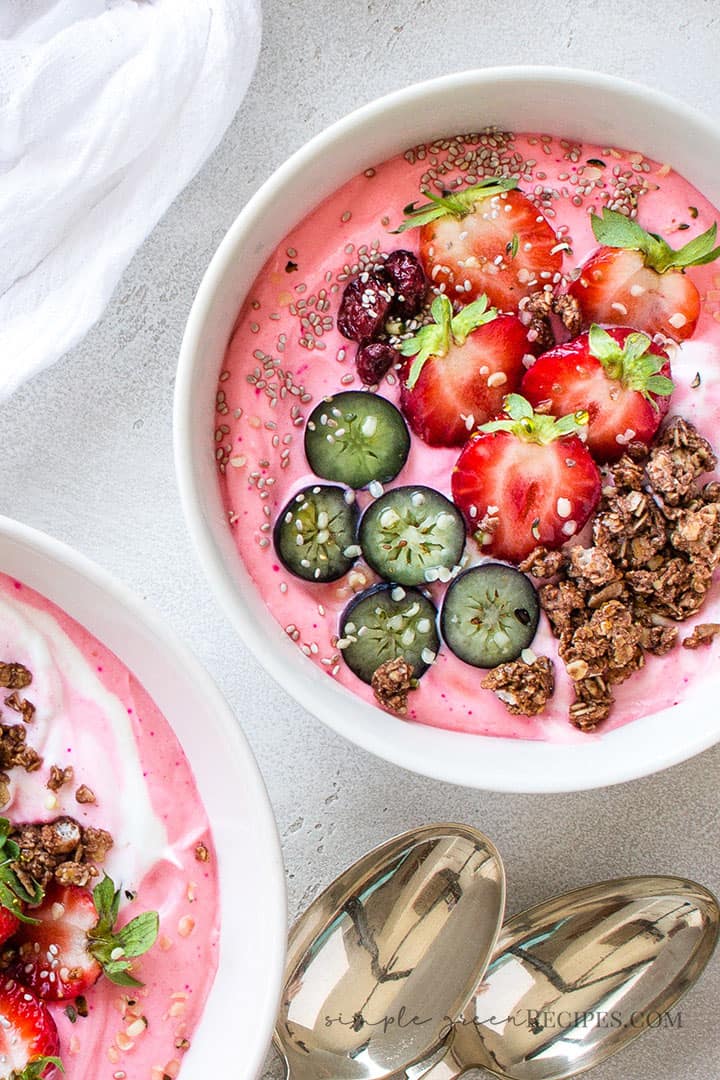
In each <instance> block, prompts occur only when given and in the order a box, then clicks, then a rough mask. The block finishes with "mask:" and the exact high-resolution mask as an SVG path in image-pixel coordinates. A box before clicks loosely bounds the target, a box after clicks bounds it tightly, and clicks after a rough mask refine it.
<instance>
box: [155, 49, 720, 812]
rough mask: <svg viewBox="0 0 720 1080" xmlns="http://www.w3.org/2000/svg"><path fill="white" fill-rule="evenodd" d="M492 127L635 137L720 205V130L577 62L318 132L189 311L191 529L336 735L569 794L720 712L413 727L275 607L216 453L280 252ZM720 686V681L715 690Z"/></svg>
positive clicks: (654, 763) (623, 773)
mask: <svg viewBox="0 0 720 1080" xmlns="http://www.w3.org/2000/svg"><path fill="white" fill-rule="evenodd" d="M487 124H497V125H499V126H500V127H504V128H509V129H510V130H515V131H528V130H529V131H550V132H552V133H553V134H556V135H561V136H566V137H568V138H572V137H575V138H578V139H583V140H588V141H594V142H599V143H601V144H608V145H617V146H623V147H632V148H634V149H637V150H640V151H642V152H643V153H645V154H647V155H648V156H650V157H652V158H655V159H656V160H659V161H669V162H671V163H672V165H673V167H674V168H675V169H677V170H678V171H679V172H681V173H684V175H685V176H686V177H687V179H688V180H690V181H691V182H693V183H694V184H696V185H697V187H699V188H700V190H701V191H702V192H703V193H704V194H705V195H706V196H707V197H708V198H709V199H710V200H711V201H713V202H714V203H715V204H716V205H720V129H718V128H717V127H716V126H715V125H714V124H712V123H711V122H710V121H709V120H708V119H706V118H705V117H704V116H702V115H701V114H699V113H697V112H695V111H693V110H691V109H689V108H688V107H687V106H684V105H682V104H680V103H679V102H676V101H674V100H673V99H672V98H669V97H667V96H665V95H664V94H661V93H658V92H656V91H653V90H649V89H647V88H645V87H642V86H638V85H636V84H634V83H630V82H626V81H624V80H621V79H616V78H613V77H611V76H607V75H599V74H595V73H593V72H587V71H574V70H569V69H562V68H543V67H535V68H532V67H527V68H525V67H523V68H520V67H518V68H489V69H486V70H481V71H469V72H464V73H461V74H457V75H450V76H447V77H445V78H441V79H435V80H433V81H431V82H426V83H420V84H418V85H415V86H411V87H408V88H407V89H406V90H401V91H399V92H398V93H394V94H390V95H389V96H387V97H384V98H381V99H379V100H378V101H375V102H373V103H372V104H370V105H367V106H365V107H364V108H362V109H358V110H357V111H356V112H353V113H351V114H350V115H349V116H347V117H345V119H343V120H340V121H338V123H336V124H333V125H332V127H330V128H328V129H327V130H326V131H324V132H322V133H321V134H320V135H318V136H316V137H315V138H314V139H312V140H311V141H310V142H309V143H307V144H306V145H305V146H304V147H303V148H302V149H300V150H299V151H298V152H297V153H296V154H294V155H293V156H292V157H291V158H290V159H289V160H288V161H287V162H285V164H284V165H283V166H281V168H279V169H278V170H277V172H275V173H274V174H273V175H272V176H271V177H270V179H269V180H267V181H266V183H265V184H263V186H262V187H261V189H260V190H259V191H258V192H257V194H256V195H255V196H254V197H253V198H252V199H251V200H250V202H249V203H248V204H247V206H246V207H245V208H244V209H243V210H242V211H241V213H240V214H239V215H238V217H237V219H236V221H235V223H234V224H233V225H232V226H231V228H230V229H229V231H228V233H227V235H226V236H225V238H224V240H223V241H222V243H221V244H220V247H219V248H218V251H217V253H216V254H215V257H214V258H213V260H212V262H211V264H210V267H209V268H208V270H207V273H206V274H205V277H204V278H203V281H202V283H201V285H200V288H199V290H198V293H197V296H196V298H195V302H194V304H193V307H192V311H191V313H190V317H189V319H188V324H187V328H186V331H185V337H184V340H183V345H182V350H181V354H180V364H179V370H178V380H177V391H176V400H175V451H176V461H177V470H178V478H179V483H180V490H181V495H182V500H183V504H184V508H185V514H186V517H187V522H188V526H189V528H190V532H191V534H192V537H193V540H194V542H195V545H196V547H197V550H198V552H199V555H200V559H201V561H202V564H203V566H204V568H205V571H206V573H207V575H208V577H209V579H210V581H211V583H212V586H213V588H214V589H215V591H216V593H217V595H218V597H219V598H220V600H221V602H222V604H223V605H224V606H225V608H226V610H227V611H228V613H229V615H230V617H231V618H232V620H233V622H234V623H235V626H236V627H237V629H238V630H239V632H240V634H241V635H242V637H243V638H244V640H245V641H246V643H247V644H248V646H249V647H250V648H251V649H252V650H253V651H254V652H255V654H256V656H257V657H258V659H259V660H260V661H261V663H262V664H263V665H264V666H265V667H266V668H267V670H268V671H269V672H270V674H271V675H273V676H274V677H275V678H276V679H277V680H278V682H280V683H281V684H282V685H283V686H284V687H285V688H286V689H287V690H288V691H289V692H290V693H291V694H293V695H294V697H296V698H297V700H298V701H300V702H302V704H303V705H304V706H305V707H306V708H307V709H309V710H310V712H312V713H314V714H315V715H316V716H318V717H319V718H320V719H321V720H323V721H324V722H325V723H326V724H328V725H329V726H330V727H332V728H333V729H334V730H335V731H338V732H340V734H342V735H344V736H345V737H346V738H348V739H350V740H352V741H353V742H355V743H357V744H358V745H360V746H362V747H364V748H365V749H366V750H370V751H372V752H373V753H375V754H378V755H379V756H380V757H383V758H386V759H388V760H389V761H392V762H395V763H396V764H399V765H403V766H405V767H406V768H408V769H413V770H414V771H415V772H419V773H423V774H425V775H428V776H433V777H437V778H439V779H442V780H448V781H451V782H453V783H457V784H466V785H469V786H471V787H480V788H489V789H493V790H498V791H568V790H580V789H584V788H591V787H600V786H602V785H605V784H613V783H618V782H620V781H624V780H629V779H632V778H634V777H637V776H642V775H645V774H647V773H651V772H655V771H657V770H659V769H663V768H666V767H667V766H669V765H673V764H674V763H676V762H678V761H681V760H683V759H685V758H688V757H691V756H692V755H693V754H696V753H698V752H699V751H701V750H703V749H705V748H706V747H708V746H710V745H711V744H713V743H715V742H717V741H718V740H720V713H718V711H717V709H716V708H714V707H711V705H712V702H711V701H709V700H703V699H702V698H701V697H700V695H699V694H698V695H697V696H696V697H695V698H694V699H692V700H691V699H687V700H686V701H685V702H684V703H683V704H682V705H679V706H676V707H674V708H673V709H670V710H666V711H665V712H662V713H658V714H655V715H654V716H652V717H646V718H645V719H642V720H638V721H635V722H634V723H631V724H627V725H626V726H624V727H622V728H620V729H619V730H616V731H613V732H610V733H608V734H607V735H606V736H603V737H600V738H599V739H595V738H593V739H589V740H587V741H586V742H585V743H583V744H580V745H557V744H550V743H539V742H526V741H518V740H508V739H498V738H488V737H484V736H477V735H466V734H459V733H455V732H449V731H443V730H440V729H434V728H429V727H423V726H421V725H419V724H411V723H406V722H404V721H402V720H399V719H396V718H394V717H392V716H389V715H388V714H386V713H383V712H380V710H378V709H376V708H373V707H372V706H370V705H368V704H366V703H365V702H364V701H361V700H360V699H359V698H356V697H354V696H353V695H351V694H349V693H348V692H347V691H346V690H344V689H343V688H342V687H339V686H336V685H335V684H334V683H333V681H332V680H331V679H329V678H328V677H327V676H325V675H322V674H321V673H319V672H318V671H317V669H316V668H315V667H314V666H313V665H312V664H310V663H309V662H308V661H307V660H306V658H305V657H304V656H303V655H302V654H301V653H300V651H299V650H298V649H297V648H296V647H295V646H294V645H292V644H291V643H290V641H289V640H288V638H287V636H286V635H285V634H284V633H283V631H282V629H281V627H280V626H279V625H277V623H276V622H275V621H274V619H273V618H272V617H271V615H270V614H269V612H268V611H267V609H266V608H265V606H264V604H263V602H262V600H261V599H260V596H259V594H258V592H257V590H256V589H255V587H254V586H253V584H252V582H251V581H250V579H249V577H248V574H247V572H246V570H245V568H244V566H243V564H242V562H241V560H240V558H239V556H238V553H237V551H236V549H235V545H234V542H233V538H232V536H231V533H230V529H229V527H228V525H227V522H226V519H225V516H224V514H223V510H222V505H221V500H220V493H219V487H218V483H217V478H216V469H215V461H214V456H213V445H214V444H213V426H214V423H213V421H214V404H215V394H216V390H217V378H218V374H219V371H220V365H221V361H222V358H223V354H224V352H225V348H226V346H227V343H228V340H229V337H230V334H231V331H232V329H233V325H234V323H235V320H236V318H237V314H238V310H239V308H240V305H241V303H242V302H243V300H244V298H245V295H246V293H247V291H248V289H249V288H250V286H251V285H252V282H253V279H254V278H255V277H256V275H257V274H258V272H259V271H260V270H261V268H262V266H263V264H264V262H265V260H266V259H267V258H268V256H269V255H270V253H271V252H272V250H273V248H274V247H275V246H276V245H277V244H278V243H279V242H280V241H281V240H282V239H283V237H284V236H285V234H286V233H287V232H288V231H289V230H290V228H291V227H292V226H294V225H295V224H296V223H297V222H298V221H299V220H300V219H301V218H302V217H304V216H305V214H307V213H308V212H309V211H310V210H311V209H312V208H313V207H314V206H316V205H317V204H318V202H320V201H321V200H322V199H324V198H325V197H326V196H327V195H329V194H331V193H332V192H333V191H334V190H336V188H338V187H339V186H340V185H341V184H343V183H344V182H345V181H347V180H349V179H350V178H351V177H353V176H355V175H356V174H357V173H358V172H360V171H361V170H362V169H364V168H367V167H368V166H369V165H373V164H376V163H377V162H379V161H383V160H384V159H386V158H388V157H390V156H391V155H393V154H396V153H398V152H399V151H401V150H402V149H404V148H405V147H407V146H409V145H413V144H415V143H418V142H422V141H430V140H431V139H432V138H434V137H437V136H439V135H447V134H452V133H454V132H458V131H468V130H472V131H476V130H478V128H480V127H483V126H485V125H487ZM706 694H707V691H706Z"/></svg>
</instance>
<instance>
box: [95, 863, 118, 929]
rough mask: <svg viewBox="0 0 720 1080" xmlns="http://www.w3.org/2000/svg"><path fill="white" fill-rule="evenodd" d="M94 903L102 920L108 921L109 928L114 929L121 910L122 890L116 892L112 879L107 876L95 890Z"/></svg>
mask: <svg viewBox="0 0 720 1080" xmlns="http://www.w3.org/2000/svg"><path fill="white" fill-rule="evenodd" d="M93 901H94V903H95V909H96V911H97V913H98V915H99V917H100V920H101V921H107V922H108V923H109V928H110V929H112V927H113V926H114V925H115V920H116V919H117V915H118V911H119V910H120V890H119V889H117V890H116V888H115V886H114V885H113V883H112V879H111V878H110V877H108V875H107V874H105V876H104V877H103V879H102V881H101V882H100V883H99V885H96V886H95V888H94V889H93Z"/></svg>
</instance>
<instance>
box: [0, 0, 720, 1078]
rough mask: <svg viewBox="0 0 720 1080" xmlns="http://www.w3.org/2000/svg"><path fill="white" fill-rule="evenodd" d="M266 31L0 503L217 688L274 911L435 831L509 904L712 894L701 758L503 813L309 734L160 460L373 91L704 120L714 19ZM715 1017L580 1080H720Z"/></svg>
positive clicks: (436, 14) (369, 7) (25, 417)
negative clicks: (500, 94) (214, 328)
mask: <svg viewBox="0 0 720 1080" xmlns="http://www.w3.org/2000/svg"><path fill="white" fill-rule="evenodd" d="M551 13H552V14H551ZM265 14H266V23H265V39H264V47H263V53H262V58H261V62H260V67H259V70H258V73H257V76H256V78H255V82H254V83H253V86H252V88H251V91H250V93H249V95H248V97H247V99H246V101H245V104H244V106H243V108H242V109H241V111H240V113H239V115H238V116H237V118H236V120H235V123H234V124H233V126H232V128H231V130H230V131H229V132H228V135H227V137H226V138H225V140H224V142H223V143H222V145H221V146H220V148H219V149H218V151H217V152H216V154H215V155H214V157H213V158H212V160H211V161H210V162H209V163H208V164H207V166H206V167H205V169H204V170H203V171H202V173H201V174H200V175H199V176H198V177H197V179H196V180H195V181H194V183H193V184H191V186H190V187H189V188H188V189H187V191H186V192H185V193H184V194H183V196H182V197H181V198H180V199H179V200H178V201H177V202H176V203H175V205H174V206H173V207H172V208H171V209H170V211H169V212H168V214H167V216H166V217H165V219H164V220H163V221H162V222H161V224H160V225H159V226H158V228H157V229H156V230H155V232H154V233H153V234H152V236H151V237H150V238H149V240H148V241H147V243H146V244H145V245H144V247H143V248H142V250H141V251H140V252H139V254H138V255H137V257H136V258H135V260H134V262H133V263H132V265H131V266H130V268H129V269H128V271H127V273H126V274H125V277H124V279H123V281H122V283H121V285H120V287H119V288H118V290H117V293H116V296H115V298H114V300H113V302H112V304H111V306H110V308H109V310H108V312H107V313H106V315H105V317H104V319H103V321H102V322H101V323H100V325H99V326H97V327H96V328H95V329H94V330H93V331H92V332H91V333H90V335H89V336H88V338H87V339H86V340H85V342H84V343H83V345H82V346H81V347H80V348H78V349H77V350H76V351H75V352H74V353H73V354H72V355H71V356H68V357H66V358H65V360H63V361H62V362H61V363H60V364H59V365H58V366H57V367H56V368H55V369H54V370H53V371H51V372H49V373H47V374H45V375H43V376H41V377H40V378H38V379H36V380H35V381H34V382H33V383H31V384H30V385H28V386H26V387H25V388H24V389H23V390H22V391H21V392H20V393H19V394H17V395H16V397H15V398H14V399H13V401H12V402H11V404H10V405H9V406H6V407H5V409H4V410H3V413H2V417H0V445H1V446H2V456H1V457H0V491H1V492H2V501H1V503H0V506H1V507H2V510H3V511H4V512H5V513H7V514H10V515H12V516H14V517H17V518H19V519H20V520H22V521H24V522H27V523H28V524H32V525H35V526H38V527H39V528H42V529H45V530H47V531H49V532H51V533H53V534H54V535H55V536H57V537H59V538H61V539H63V540H65V541H67V542H69V543H70V544H73V545H74V546H75V547H77V548H79V549H80V550H81V551H83V552H85V553H86V554H87V555H89V556H91V557H92V558H94V559H97V560H98V561H99V562H101V563H103V564H104V565H105V566H106V567H107V568H109V569H110V570H112V571H114V572H115V573H116V574H118V575H119V576H120V577H122V578H123V579H124V580H125V581H126V582H127V583H128V584H129V585H131V586H132V587H133V588H135V589H136V590H137V591H138V592H139V593H141V594H142V595H143V596H144V597H146V598H147V599H148V600H149V601H150V602H151V603H152V604H153V605H154V606H155V607H156V608H157V609H158V610H159V611H160V612H162V613H163V614H164V615H165V616H166V617H167V619H168V621H169V623H170V624H171V625H172V626H173V627H174V628H175V629H176V630H177V631H178V632H179V633H180V634H181V635H183V636H184V638H185V639H186V640H187V641H188V643H189V644H190V645H191V646H192V647H193V648H194V649H195V651H196V653H197V654H198V655H199V657H200V658H201V659H202V660H203V661H204V662H205V664H206V665H207V667H208V668H209V669H210V671H211V672H212V673H213V674H214V676H215V677H216V678H217V680H218V682H219V684H220V686H221V687H222V688H223V690H224V691H225V693H226V694H227V696H228V698H229V700H230V702H231V704H232V705H233V706H234V708H235V710H236V712H237V714H238V716H239V717H240V718H241V720H242V723H243V725H244V728H245V730H246V732H247V734H248V736H249V738H250V740H251V742H252V745H253V747H254V749H255V752H256V754H257V757H258V760H259V762H260V766H261V768H262V769H263V772H264V774H265V777H266V780H267V784H268V787H269V791H270V795H271V798H272V800H273V803H274V806H275V810H276V812H277V819H278V823H279V827H280V831H281V834H282V837H283V844H284V849H285V859H286V864H287V870H288V880H289V892H290V912H291V915H292V916H294V915H295V914H296V913H297V912H299V911H300V909H301V908H302V907H303V906H304V905H305V903H307V901H309V900H310V899H311V898H312V896H313V895H314V894H315V893H316V892H317V891H318V889H319V888H320V886H321V885H324V884H325V883H326V882H327V881H328V880H329V879H330V878H331V877H332V876H333V875H334V874H335V873H336V872H338V871H339V870H340V869H341V867H342V866H343V865H344V864H346V863H347V862H349V861H350V860H352V859H354V858H355V857H356V856H358V855H359V854H360V853H361V852H363V851H364V850H366V849H367V848H368V847H369V846H371V845H373V844H375V843H377V842H379V841H381V840H383V839H384V838H386V837H387V836H389V835H391V834H393V833H395V832H398V831H400V830H402V829H405V828H408V827H410V826H412V825H415V824H418V823H420V822H423V821H431V820H434V819H443V818H444V819H457V820H462V821H468V822H470V823H473V824H476V825H479V826H480V827H482V828H483V829H484V830H485V831H486V832H487V833H489V835H490V836H491V837H492V838H493V839H494V840H495V841H496V843H497V844H498V846H499V847H500V849H501V851H502V853H503V855H504V857H505V860H506V864H507V872H508V879H509V891H510V907H511V909H512V910H517V909H518V908H520V907H521V906H525V905H527V904H529V903H532V902H533V901H534V900H537V899H540V898H541V897H544V896H546V895H548V894H550V893H552V892H554V891H557V890H560V889H565V888H570V887H573V886H576V885H580V884H584V883H586V882H589V881H591V880H593V879H600V878H605V877H611V876H615V875H619V874H627V873H646V872H668V873H679V874H687V875H689V876H691V877H695V878H697V879H699V880H700V881H702V882H704V883H705V884H707V885H709V886H711V887H714V888H715V889H720V856H719V855H718V845H717V838H718V796H717V791H718V786H719V783H720V748H716V749H715V750H711V751H709V752H707V753H705V754H703V755H702V756H701V757H699V758H696V759H695V760H694V761H691V762H688V763H686V764H684V765H681V766H679V767H677V768H675V769H673V770H671V771H670V772H667V773H664V774H662V775H659V776H656V777H653V778H650V779H647V780H644V781H641V782H639V783H635V784H632V785H628V786H624V787H621V788H615V789H611V790H606V791H601V792H594V793H590V794H581V795H572V796H561V797H550V796H547V797H537V796H533V797H524V796H517V797H509V796H500V795H492V794H482V793H475V792H471V791H467V790H463V789H457V788H453V787H450V786H448V785H445V784H442V783H436V782H431V781H427V780H423V779H420V778H418V777H415V776H411V775H409V774H407V773H405V772H403V771H402V770H400V769H397V768H394V767H392V766H389V765H386V764H384V763H382V762H380V761H377V760H375V759H373V758H371V757H369V756H368V755H366V754H364V753H362V752H361V751H359V750H356V749H354V748H353V747H351V746H349V745H347V744H345V743H344V742H342V741H340V739H339V738H337V737H336V736H334V735H333V734H331V733H330V732H328V731H326V730H325V729H324V728H323V727H322V726H321V725H320V724H319V723H318V722H317V721H315V720H314V719H312V718H311V717H310V716H309V715H307V714H306V713H305V712H304V711H303V710H302V709H300V708H299V707H297V706H296V705H295V704H294V703H293V702H292V701H291V700H290V699H289V698H288V697H287V695H286V694H285V693H284V692H283V691H282V690H280V689H279V688H278V687H277V686H275V685H274V684H273V683H272V682H271V681H270V679H269V678H268V677H267V676H266V675H265V674H264V673H263V672H262V671H261V670H260V669H259V668H258V666H257V665H256V663H255V662H254V661H253V660H252V658H251V657H250V655H249V654H248V653H247V652H246V651H245V649H244V648H243V647H242V645H241V644H240V643H239V642H238V640H237V639H236V637H235V636H234V634H233V632H232V630H231V628H230V626H229V624H228V623H227V622H226V620H225V618H224V617H223V616H222V615H221V613H220V612H219V610H218V608H217V606H216V605H215V603H214V601H213V599H212V597H211V596H210V595H209V593H208V591H207V588H206V586H205V583H204V581H203V578H202V576H201V574H200V571H199V569H198V566H197V563H196V561H195V558H194V556H193V553H192V551H191V549H190V544H189V541H188V537H187V534H186V532H185V528H184V524H183V520H182V517H181V513H180V507H179V504H178V499H177V494H176V489H175V479H174V473H173V463H172V443H171V405H172V392H173V378H174V372H175V362H176V355H177V350H178V346H179V343H180V339H181V335H182V329H183V323H184V320H185V317H186V314H187V311H188V308H189V306H190V303H191V301H192V297H193V292H194V289H195V288H196V286H197V284H198V282H199V280H200V277H201V275H202V272H203V270H204V269H205V266H206V265H207V263H208V261H209V259H210V256H211V254H212V252H213V250H214V248H215V246H216V245H217V243H218V241H219V240H220V238H221V236H222V235H223V232H224V231H225V229H226V228H227V226H228V225H229V224H230V222H231V221H232V220H233V218H234V217H235V215H236V213H237V212H238V210H239V209H240V207H241V206H242V204H243V203H244V201H245V200H246V199H247V197H248V196H249V195H250V194H251V193H252V192H253V191H254V190H255V188H256V187H257V186H258V185H259V184H260V183H261V182H262V180H264V179H265V177H267V176H268V174H269V173H270V172H271V170H272V169H273V168H274V167H275V166H276V165H278V164H279V163H280V162H281V161H282V160H283V159H284V158H285V157H286V156H287V155H288V153H290V152H291V151H292V150H294V149H295V148H296V147H298V146H299V145H300V144H301V143H302V142H303V141H304V140H305V139H307V138H308V137H309V136H310V135H312V134H314V133H315V132H317V131H319V130H320V129H321V128H323V127H324V126H325V125H326V124H327V123H328V122H330V121H332V120H335V119H336V118H338V117H339V116H341V115H342V114H343V113H345V112H347V111H348V110H349V109H351V108H352V107H354V106H356V105H358V104H361V103H362V102H364V101H366V100H367V99H368V98H369V97H371V96H375V95H376V94H380V93H383V92H385V91H388V90H391V89H394V88H396V87H399V86H401V85H404V84H406V83H409V82H412V81H415V80H416V79H420V78H425V77H429V76H433V75H438V74H442V73H444V72H448V71H452V70H460V69H462V68H467V67H472V66H483V65H489V64H493V63H559V64H569V65H574V66H578V67H592V68H601V69H603V70H606V71H609V72H612V73H616V74H622V75H626V76H629V77H632V78H637V79H641V80H644V81H645V82H647V83H650V84H652V85H655V86H657V87H660V88H663V89H665V90H668V91H670V92H671V93H675V94H676V95H678V96H679V97H681V98H683V99H684V100H686V101H688V102H690V103H691V104H694V105H696V106H698V107H700V108H704V109H705V110H707V111H708V112H712V111H713V110H714V108H715V105H716V102H715V88H716V85H717V78H716V70H717V68H716V54H717V51H718V46H719V45H720V8H718V6H717V4H716V2H715V0H686V2H685V3H684V4H683V5H674V4H671V3H669V2H666V3H662V4H659V5H648V4H647V2H643V3H638V2H637V0H623V2H621V0H604V2H603V3H601V4H600V3H597V2H588V0H575V2H574V3H573V2H564V0H563V2H555V3H550V4H549V3H547V0H545V2H543V3H541V2H540V0H516V2H515V3H513V4H509V3H505V2H503V3H499V2H496V0H485V2H484V3H480V2H477V3H469V2H462V0H445V2H444V3H440V2H438V0H416V2H413V0H370V2H368V3H364V2H358V0H349V2H346V3H343V4H338V3H337V0H303V2H301V0H293V2H292V3H287V2H285V0H265ZM719 1000H720V962H719V961H718V960H717V959H716V961H715V962H714V964H713V966H712V967H711V969H710V970H709V971H708V973H707V975H706V977H705V978H704V980H703V982H702V984H701V986H699V987H698V988H697V989H696V990H695V991H694V992H693V993H692V995H691V997H690V998H688V1000H687V1002H686V1005H685V1007H684V1010H683V1023H682V1027H681V1028H680V1029H679V1030H678V1029H675V1030H672V1031H670V1030H665V1031H657V1032H654V1033H652V1034H649V1035H648V1036H646V1037H644V1038H643V1039H641V1040H640V1041H639V1042H638V1043H636V1044H635V1046H634V1047H633V1048H631V1049H630V1050H629V1051H627V1052H626V1053H625V1054H624V1055H623V1056H622V1057H620V1058H618V1059H616V1060H615V1061H614V1062H609V1063H607V1064H606V1065H605V1066H604V1067H602V1068H600V1069H599V1070H598V1071H597V1073H596V1074H594V1075H596V1076H597V1077H598V1080H620V1078H623V1080H627V1078H628V1077H646V1076H652V1077H653V1078H654V1080H671V1078H672V1080H708V1078H709V1077H716V1076H719V1075H720V1066H719V1065H718V1064H717V1062H718V1058H719V1057H720V1054H719V1053H718V1051H719V1050H720V1035H719V1034H718V1027H717V1024H716V1018H715V1008H716V1006H717V1004H718V1001H719ZM269 1070H270V1073H271V1074H272V1075H276V1071H277V1067H276V1066H275V1065H269Z"/></svg>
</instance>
